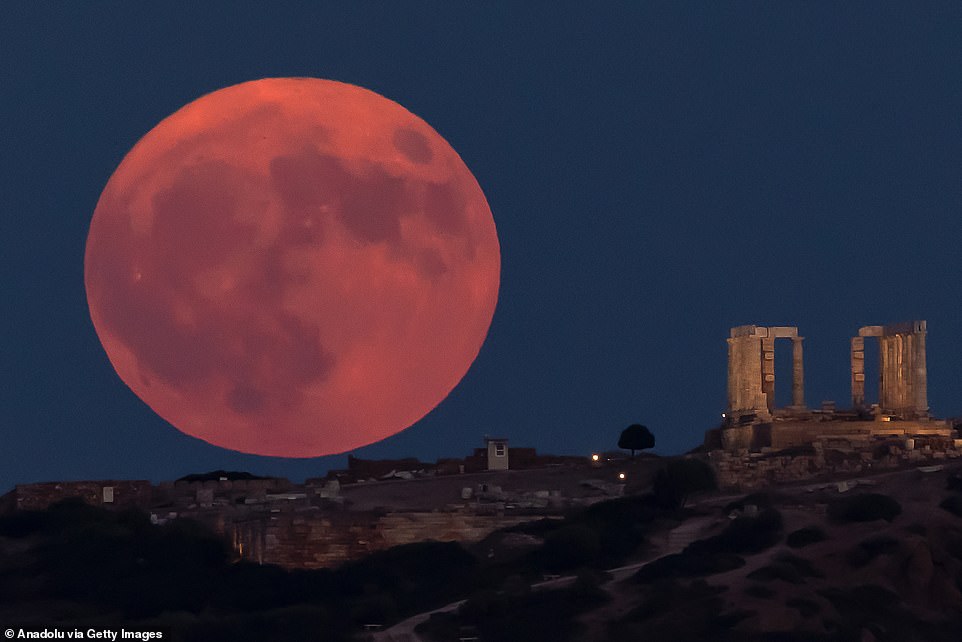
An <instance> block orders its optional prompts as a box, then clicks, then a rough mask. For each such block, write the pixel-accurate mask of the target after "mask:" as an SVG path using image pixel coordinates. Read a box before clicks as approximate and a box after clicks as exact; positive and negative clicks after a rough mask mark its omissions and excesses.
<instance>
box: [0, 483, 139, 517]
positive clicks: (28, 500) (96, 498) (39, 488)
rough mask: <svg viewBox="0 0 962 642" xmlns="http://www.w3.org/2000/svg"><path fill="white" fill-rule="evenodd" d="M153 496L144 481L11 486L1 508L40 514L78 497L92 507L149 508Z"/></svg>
mask: <svg viewBox="0 0 962 642" xmlns="http://www.w3.org/2000/svg"><path fill="white" fill-rule="evenodd" d="M105 488H106V489H109V490H108V491H106V492H105V491H104V489H105ZM153 492H154V487H153V486H152V485H151V483H150V482H149V481H144V480H101V481H75V482H43V483H38V484H21V485H18V486H15V487H14V489H13V490H12V491H11V492H10V493H8V494H7V498H8V499H7V500H6V502H5V504H6V508H8V509H12V510H43V509H45V508H47V507H48V506H50V505H51V504H54V503H56V502H58V501H60V500H62V499H67V498H70V497H79V498H81V499H83V500H84V501H85V502H87V503H88V504H90V505H92V506H105V505H113V506H116V507H121V508H125V507H131V506H146V505H149V504H150V503H151V502H152V500H153Z"/></svg>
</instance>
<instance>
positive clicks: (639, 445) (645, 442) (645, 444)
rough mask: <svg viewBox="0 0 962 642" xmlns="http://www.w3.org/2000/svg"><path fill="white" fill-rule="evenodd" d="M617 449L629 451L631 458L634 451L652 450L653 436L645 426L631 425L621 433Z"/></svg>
mask: <svg viewBox="0 0 962 642" xmlns="http://www.w3.org/2000/svg"><path fill="white" fill-rule="evenodd" d="M618 447H619V448H621V449H623V450H630V451H631V456H632V458H633V457H634V456H635V451H636V450H645V449H647V448H654V447H655V436H654V435H653V434H651V431H650V430H648V429H647V428H646V427H645V426H642V425H641V424H631V425H630V426H628V427H627V428H625V429H624V430H622V431H621V437H619V438H618Z"/></svg>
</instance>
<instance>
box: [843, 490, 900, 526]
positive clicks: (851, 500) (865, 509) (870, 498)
mask: <svg viewBox="0 0 962 642" xmlns="http://www.w3.org/2000/svg"><path fill="white" fill-rule="evenodd" d="M901 513H902V506H901V505H900V504H899V503H898V502H897V501H895V500H894V499H892V498H891V497H889V496H888V495H880V494H879V493H865V494H863V495H853V496H852V497H845V498H843V499H838V500H836V501H834V502H832V503H830V504H829V505H828V516H829V518H830V519H832V520H833V521H835V522H838V523H841V524H847V523H849V522H874V521H875V520H877V519H884V520H885V521H887V522H891V521H892V520H893V519H895V518H896V517H898V516H899V515H900V514H901Z"/></svg>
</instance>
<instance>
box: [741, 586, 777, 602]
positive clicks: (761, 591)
mask: <svg viewBox="0 0 962 642" xmlns="http://www.w3.org/2000/svg"><path fill="white" fill-rule="evenodd" d="M745 595H748V596H750V597H757V598H759V599H763V600H767V599H770V598H772V597H774V596H775V591H773V590H772V589H770V588H768V587H767V586H765V585H764V584H751V585H750V586H748V587H747V588H746V589H745Z"/></svg>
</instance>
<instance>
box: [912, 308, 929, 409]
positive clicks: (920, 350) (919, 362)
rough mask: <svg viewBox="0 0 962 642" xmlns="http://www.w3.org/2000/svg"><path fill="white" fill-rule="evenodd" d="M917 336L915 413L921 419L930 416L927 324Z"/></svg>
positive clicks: (921, 327) (921, 324) (922, 325)
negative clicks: (926, 346) (926, 356)
mask: <svg viewBox="0 0 962 642" xmlns="http://www.w3.org/2000/svg"><path fill="white" fill-rule="evenodd" d="M919 326H920V329H919V330H918V332H917V334H916V335H915V359H914V362H915V412H916V413H917V414H918V416H920V417H928V416H929V392H928V385H929V382H928V378H929V375H928V372H927V370H926V364H925V332H926V331H925V322H924V321H922V322H921V323H920V324H919Z"/></svg>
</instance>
